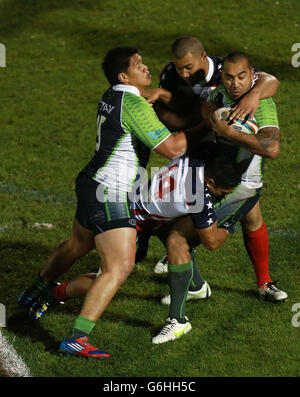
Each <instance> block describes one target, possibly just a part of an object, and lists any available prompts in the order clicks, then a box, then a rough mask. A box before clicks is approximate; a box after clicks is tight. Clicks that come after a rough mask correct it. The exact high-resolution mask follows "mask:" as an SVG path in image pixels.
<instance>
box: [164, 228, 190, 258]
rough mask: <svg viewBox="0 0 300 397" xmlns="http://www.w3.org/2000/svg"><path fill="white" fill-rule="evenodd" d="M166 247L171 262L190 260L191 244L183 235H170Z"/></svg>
mask: <svg viewBox="0 0 300 397" xmlns="http://www.w3.org/2000/svg"><path fill="white" fill-rule="evenodd" d="M166 248H167V252H168V258H169V261H170V263H174V264H175V262H178V263H186V262H188V261H189V260H190V246H189V244H188V242H187V241H186V239H185V238H183V237H182V236H179V235H177V234H173V235H170V236H169V237H168V239H167V242H166Z"/></svg>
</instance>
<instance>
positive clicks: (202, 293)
mask: <svg viewBox="0 0 300 397" xmlns="http://www.w3.org/2000/svg"><path fill="white" fill-rule="evenodd" d="M210 295H211V289H210V286H209V285H208V283H207V282H206V281H205V282H204V284H203V285H202V287H201V289H199V290H198V291H188V294H187V297H186V302H188V301H191V300H198V299H207V298H209V297H210ZM160 303H161V304H162V305H170V303H171V295H166V296H164V297H163V298H162V299H161V301H160Z"/></svg>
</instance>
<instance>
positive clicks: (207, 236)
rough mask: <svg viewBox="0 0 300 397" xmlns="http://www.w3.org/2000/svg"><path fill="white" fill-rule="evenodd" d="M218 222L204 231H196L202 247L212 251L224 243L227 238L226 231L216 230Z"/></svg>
mask: <svg viewBox="0 0 300 397" xmlns="http://www.w3.org/2000/svg"><path fill="white" fill-rule="evenodd" d="M217 225H218V222H215V223H214V224H213V225H211V226H209V227H208V228H205V229H196V230H197V233H198V236H199V238H200V241H201V243H202V244H203V246H204V247H205V248H206V249H208V250H210V251H213V250H215V249H217V248H219V247H220V246H221V245H223V244H224V243H225V241H226V240H227V237H228V232H227V230H226V229H222V228H218V226H217Z"/></svg>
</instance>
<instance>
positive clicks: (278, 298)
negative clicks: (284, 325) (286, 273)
mask: <svg viewBox="0 0 300 397" xmlns="http://www.w3.org/2000/svg"><path fill="white" fill-rule="evenodd" d="M277 281H278V280H277ZM277 281H274V282H273V281H271V282H269V283H264V284H262V285H261V286H260V287H259V288H258V292H259V295H260V296H262V297H264V298H265V299H266V300H269V301H271V302H275V303H276V302H283V301H286V300H287V297H288V294H287V293H286V292H284V291H281V290H280V289H278V288H276V287H275V284H276V283H277Z"/></svg>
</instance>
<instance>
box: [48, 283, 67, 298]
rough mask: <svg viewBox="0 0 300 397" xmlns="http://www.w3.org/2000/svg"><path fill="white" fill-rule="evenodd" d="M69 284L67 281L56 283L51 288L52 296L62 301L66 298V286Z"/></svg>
mask: <svg viewBox="0 0 300 397" xmlns="http://www.w3.org/2000/svg"><path fill="white" fill-rule="evenodd" d="M68 284H69V281H66V282H64V283H63V284H60V285H58V286H57V287H55V288H53V290H52V297H53V298H54V299H56V300H57V301H59V302H64V301H65V300H67V295H66V288H67V285H68Z"/></svg>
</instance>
